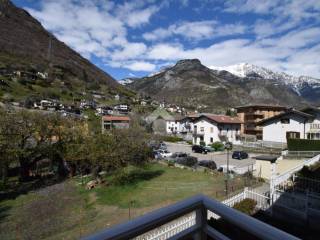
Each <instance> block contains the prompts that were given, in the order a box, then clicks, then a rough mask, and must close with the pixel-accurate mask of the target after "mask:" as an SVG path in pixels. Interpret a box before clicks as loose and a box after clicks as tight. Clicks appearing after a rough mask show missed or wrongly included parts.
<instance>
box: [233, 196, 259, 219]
mask: <svg viewBox="0 0 320 240" xmlns="http://www.w3.org/2000/svg"><path fill="white" fill-rule="evenodd" d="M256 205H257V202H256V201H255V200H253V199H250V198H246V199H243V200H242V201H241V202H238V203H236V204H235V205H233V208H234V209H236V210H238V211H240V212H243V213H245V214H247V215H251V214H252V213H253V212H254V209H255V207H256Z"/></svg>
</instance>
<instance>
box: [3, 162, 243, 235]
mask: <svg viewBox="0 0 320 240" xmlns="http://www.w3.org/2000/svg"><path fill="white" fill-rule="evenodd" d="M143 173H144V177H141V178H138V179H136V180H135V181H134V183H131V184H125V185H115V184H112V182H113V178H114V177H113V176H108V177H107V178H106V182H105V183H104V185H102V186H99V187H97V188H96V189H93V190H85V188H84V186H82V185H81V182H82V181H81V180H80V179H79V178H74V179H70V180H68V181H65V182H62V183H59V184H55V185H52V186H49V187H46V188H42V189H38V190H36V191H30V192H29V193H27V194H22V195H19V196H18V197H16V198H12V199H4V200H2V201H1V202H0V239H78V238H80V237H81V236H82V237H83V236H85V235H87V234H90V233H93V232H96V231H98V230H100V229H104V228H107V227H109V226H111V225H114V224H117V223H120V222H123V221H126V220H128V219H129V218H133V217H136V216H139V215H142V214H144V213H146V212H149V211H151V210H153V209H156V208H159V207H162V206H165V205H168V204H171V203H173V202H176V201H178V200H181V199H184V198H186V197H189V196H192V195H195V194H198V193H203V194H206V195H209V196H211V197H213V198H217V197H218V198H219V199H222V198H224V197H225V196H224V188H225V185H224V179H225V178H224V176H223V175H221V174H219V173H214V174H211V173H204V172H193V171H191V170H187V169H178V168H169V167H167V166H165V165H160V164H148V165H147V166H145V167H144V168H143ZM145 173H148V174H145ZM146 176H147V178H146ZM243 186H244V179H243V178H236V179H233V180H232V188H233V189H234V190H236V189H241V188H243ZM129 207H130V210H129Z"/></svg>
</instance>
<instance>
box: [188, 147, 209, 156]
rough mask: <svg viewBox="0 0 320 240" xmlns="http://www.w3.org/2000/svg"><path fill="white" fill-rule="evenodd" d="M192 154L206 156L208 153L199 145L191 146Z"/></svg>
mask: <svg viewBox="0 0 320 240" xmlns="http://www.w3.org/2000/svg"><path fill="white" fill-rule="evenodd" d="M192 152H195V153H203V154H207V153H208V150H207V149H206V148H205V147H204V146H201V145H193V146H192Z"/></svg>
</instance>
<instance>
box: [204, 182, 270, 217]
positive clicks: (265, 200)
mask: <svg viewBox="0 0 320 240" xmlns="http://www.w3.org/2000/svg"><path fill="white" fill-rule="evenodd" d="M246 198H249V199H253V200H255V201H256V202H257V205H256V207H257V208H258V209H262V210H267V209H268V208H269V207H270V198H269V197H267V196H264V195H262V194H259V193H256V192H254V191H253V190H249V189H248V188H245V189H244V191H243V192H241V193H239V194H237V195H235V196H233V197H231V198H228V199H226V200H224V201H222V203H223V204H225V205H227V206H229V207H233V206H234V205H235V204H236V203H239V202H241V201H242V200H244V199H246ZM211 217H212V218H214V219H219V218H220V216H218V215H217V214H215V213H213V212H210V211H208V219H210V218H211Z"/></svg>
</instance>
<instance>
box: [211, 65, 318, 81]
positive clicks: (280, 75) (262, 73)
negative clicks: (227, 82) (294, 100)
mask: <svg viewBox="0 0 320 240" xmlns="http://www.w3.org/2000/svg"><path fill="white" fill-rule="evenodd" d="M209 68H211V69H214V70H218V71H222V70H225V71H228V72H230V73H232V74H234V75H236V76H238V77H242V78H243V77H249V78H262V79H270V80H278V81H281V82H282V83H284V84H295V85H296V84H302V83H304V82H308V83H309V84H313V83H318V84H319V83H320V79H316V78H313V77H309V76H299V77H296V76H293V75H289V74H287V73H284V72H275V71H272V70H270V69H267V68H264V67H259V66H256V65H253V64H249V63H240V64H235V65H230V66H226V67H215V66H210V67H209Z"/></svg>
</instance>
